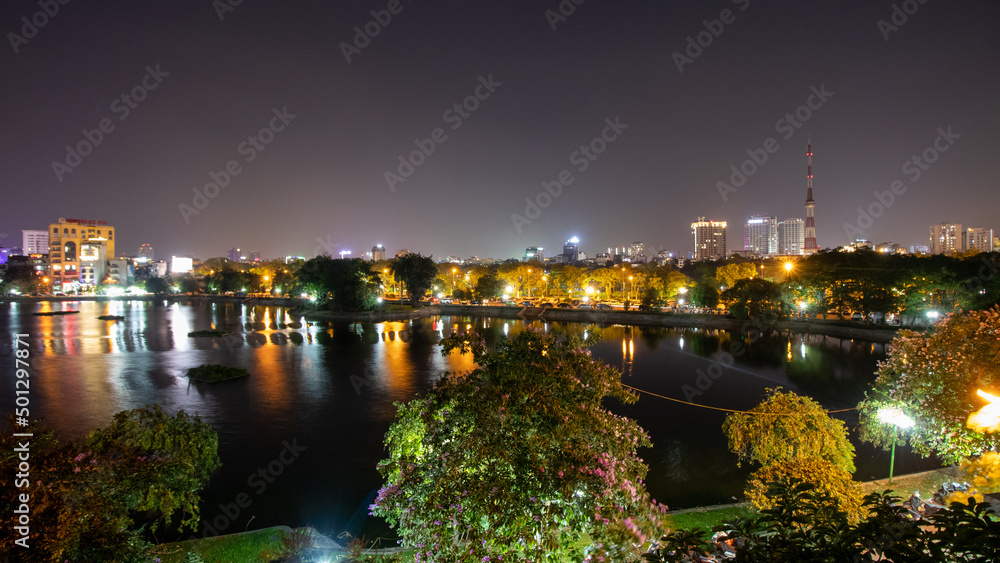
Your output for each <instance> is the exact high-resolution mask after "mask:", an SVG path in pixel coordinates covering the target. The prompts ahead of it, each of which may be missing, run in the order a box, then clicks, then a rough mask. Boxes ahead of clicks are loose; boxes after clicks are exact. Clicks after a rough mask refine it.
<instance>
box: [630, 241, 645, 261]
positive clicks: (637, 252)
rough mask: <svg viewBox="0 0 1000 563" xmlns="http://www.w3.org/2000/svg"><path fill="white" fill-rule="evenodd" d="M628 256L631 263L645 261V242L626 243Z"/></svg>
mask: <svg viewBox="0 0 1000 563" xmlns="http://www.w3.org/2000/svg"><path fill="white" fill-rule="evenodd" d="M628 257H629V260H630V261H631V262H633V263H636V262H643V263H644V262H646V243H644V242H642V241H635V242H633V243H632V244H630V245H628Z"/></svg>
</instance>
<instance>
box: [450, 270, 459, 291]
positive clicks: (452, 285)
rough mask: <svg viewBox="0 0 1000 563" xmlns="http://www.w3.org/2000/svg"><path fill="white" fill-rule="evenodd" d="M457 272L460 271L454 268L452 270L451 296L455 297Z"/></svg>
mask: <svg viewBox="0 0 1000 563" xmlns="http://www.w3.org/2000/svg"><path fill="white" fill-rule="evenodd" d="M457 271H458V268H452V269H451V294H452V295H455V272H457Z"/></svg>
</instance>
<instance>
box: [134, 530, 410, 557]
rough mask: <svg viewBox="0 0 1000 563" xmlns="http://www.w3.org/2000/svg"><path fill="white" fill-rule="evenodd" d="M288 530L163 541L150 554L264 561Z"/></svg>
mask: <svg viewBox="0 0 1000 563" xmlns="http://www.w3.org/2000/svg"><path fill="white" fill-rule="evenodd" d="M303 529H304V528H303ZM289 530H290V528H287V527H285V526H281V527H278V528H268V529H265V530H258V531H256V532H250V533H248V534H232V535H227V536H216V537H211V538H203V539H195V540H187V541H182V542H172V543H164V544H160V545H157V546H156V547H154V548H153V550H152V555H153V557H154V560H156V561H159V562H160V563H184V561H185V558H186V557H187V555H188V553H189V552H190V553H195V554H197V555H198V556H200V557H201V559H202V561H204V562H205V563H235V562H239V563H244V562H247V563H252V562H257V561H260V562H265V561H268V560H267V559H264V558H262V557H261V554H262V553H263V552H264V551H265V550H267V551H269V552H271V553H279V552H281V550H282V548H283V547H284V544H283V542H282V532H288V531H289ZM345 555H346V554H345ZM412 560H413V553H411V552H404V553H398V554H393V555H378V556H375V555H367V556H361V557H360V558H359V559H354V560H353V561H359V562H364V563H400V562H403V561H412ZM343 561H348V559H346V558H344V559H343Z"/></svg>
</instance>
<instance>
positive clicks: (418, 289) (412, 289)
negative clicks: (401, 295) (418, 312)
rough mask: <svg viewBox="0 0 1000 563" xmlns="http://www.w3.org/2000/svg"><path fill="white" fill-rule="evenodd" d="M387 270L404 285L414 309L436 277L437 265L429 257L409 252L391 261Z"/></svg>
mask: <svg viewBox="0 0 1000 563" xmlns="http://www.w3.org/2000/svg"><path fill="white" fill-rule="evenodd" d="M389 270H390V271H391V272H392V275H393V276H395V278H396V279H397V280H400V281H402V282H403V283H404V284H405V288H406V291H407V292H409V295H410V300H411V301H412V302H413V306H414V307H416V306H417V305H418V304H419V303H420V300H421V299H422V298H423V296H424V294H425V293H427V290H428V289H430V288H431V285H432V284H433V283H434V278H436V277H437V272H438V269H437V265H435V264H434V260H431V257H430V256H421V255H420V254H415V253H413V252H410V253H408V254H404V255H403V256H400V257H398V258H396V259H395V260H393V261H392V264H391V265H390V266H389Z"/></svg>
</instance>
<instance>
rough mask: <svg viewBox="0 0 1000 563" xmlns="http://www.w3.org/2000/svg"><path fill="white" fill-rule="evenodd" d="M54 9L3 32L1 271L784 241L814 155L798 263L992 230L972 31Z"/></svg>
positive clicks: (892, 10)
mask: <svg viewBox="0 0 1000 563" xmlns="http://www.w3.org/2000/svg"><path fill="white" fill-rule="evenodd" d="M46 6H48V4H46ZM53 6H56V7H55V8H52V7H50V8H49V12H46V11H45V8H44V7H43V6H42V5H41V4H39V3H38V2H37V1H33V2H13V3H7V4H5V5H4V6H2V7H0V24H2V25H0V28H2V29H4V30H5V31H6V32H7V33H6V37H7V40H8V41H7V45H5V47H4V49H5V50H6V51H5V52H3V53H2V54H0V65H2V67H0V68H2V70H3V72H4V76H5V77H9V79H8V80H5V81H4V84H2V85H0V93H2V95H3V99H4V100H5V101H6V102H7V103H5V104H3V106H2V108H3V109H2V110H0V111H3V114H2V115H3V117H4V123H5V125H6V127H5V129H6V130H7V136H8V138H9V139H10V140H11V142H10V143H9V144H8V149H7V150H6V151H4V153H3V154H2V155H0V164H2V166H3V168H4V170H5V171H6V172H7V174H5V178H4V179H5V193H6V194H7V196H8V201H7V205H5V206H4V207H3V210H2V211H0V234H6V235H7V236H6V237H5V238H3V239H0V245H3V246H5V247H13V246H17V245H18V244H20V238H21V237H20V232H21V230H35V229H44V228H45V226H46V225H48V224H50V223H52V222H54V221H56V220H57V219H58V218H59V217H83V218H87V219H97V220H106V221H108V222H109V223H112V224H114V225H115V226H116V227H117V228H118V229H120V231H121V236H122V239H121V240H119V241H118V248H119V254H120V251H121V250H125V252H126V253H129V252H131V250H130V249H138V247H139V245H140V244H143V243H149V244H151V245H152V246H153V247H154V248H156V249H157V255H158V256H159V257H169V256H171V255H184V256H186V255H188V254H194V255H196V256H199V257H202V258H209V257H214V256H224V255H225V253H226V251H227V250H228V249H229V248H231V247H239V248H244V249H252V250H256V251H259V252H260V253H261V254H262V255H263V256H266V257H277V256H284V255H289V254H291V255H303V256H307V257H308V256H312V255H314V254H316V253H317V250H319V251H320V252H329V253H330V254H332V255H335V254H336V252H337V250H339V249H350V250H352V251H353V252H354V255H361V254H362V253H363V252H364V251H365V250H367V249H369V248H371V247H372V246H373V245H374V244H376V243H381V244H383V245H385V247H386V248H387V249H388V250H389V251H390V253H394V251H395V250H398V249H403V248H409V249H411V250H413V251H416V252H421V253H423V254H425V255H426V254H433V255H434V256H435V257H436V258H440V257H444V256H447V255H455V256H463V257H465V256H472V255H476V256H480V257H494V258H498V259H502V258H508V257H519V256H521V255H523V253H524V249H525V248H526V247H529V246H535V245H537V246H541V247H544V248H551V249H556V248H560V247H561V246H562V244H563V242H564V241H566V240H568V239H569V238H571V237H574V236H575V237H579V239H580V241H581V243H580V250H581V251H583V252H586V253H587V255H588V256H589V255H591V254H596V253H598V252H601V251H603V249H604V248H606V247H608V246H617V245H620V244H627V243H628V241H636V240H641V241H645V242H646V248H647V250H646V255H647V256H655V255H656V253H657V252H658V251H659V250H667V251H671V252H675V253H678V254H679V255H683V254H684V253H686V252H687V251H688V250H690V242H689V241H690V236H691V235H690V228H689V225H690V223H691V222H692V221H694V220H695V219H696V218H697V217H703V216H704V217H707V218H708V219H710V220H716V221H725V222H728V223H729V224H730V225H732V226H737V225H742V224H743V223H744V221H745V220H746V219H747V218H749V217H752V216H756V215H768V216H772V217H777V218H778V219H779V220H784V219H786V218H804V217H805V211H804V208H803V201H804V199H805V198H804V196H805V191H806V187H807V186H806V174H807V170H806V166H807V165H806V159H805V158H803V157H804V156H805V152H806V150H807V146H808V143H809V139H810V138H811V144H812V150H813V151H814V152H815V155H814V162H813V165H814V173H815V178H814V192H815V194H814V196H815V200H816V232H817V242H818V246H819V247H820V248H833V247H837V246H840V245H844V244H848V243H849V242H850V241H851V240H852V239H853V238H865V239H868V240H871V241H872V242H876V243H878V242H883V241H892V242H896V243H899V244H901V245H903V246H906V247H909V246H913V245H924V244H927V243H928V226H930V225H933V224H939V223H942V222H955V223H961V224H963V225H967V226H972V227H983V228H990V229H996V228H997V227H998V225H996V224H995V223H994V220H995V217H996V212H995V209H997V208H1000V190H996V179H995V174H994V172H993V170H992V166H991V164H992V153H993V152H994V150H995V148H996V146H997V141H998V138H997V133H996V132H997V131H1000V127H997V126H998V125H1000V123H998V122H1000V114H998V113H997V112H996V110H995V107H996V104H995V97H996V92H997V91H998V89H1000V88H998V87H1000V78H998V77H997V76H996V75H995V73H989V72H983V69H984V68H986V69H988V68H994V67H995V66H996V63H997V61H998V59H1000V57H998V54H1000V45H998V44H997V42H996V41H995V39H993V37H994V36H993V29H994V28H995V26H996V23H997V21H998V19H1000V18H998V17H1000V7H998V6H996V5H994V4H991V3H987V2H972V3H966V4H963V5H947V4H936V3H924V4H918V3H915V2H914V3H907V2H902V3H899V2H882V3H878V4H875V5H865V6H839V5H838V6H816V5H808V6H806V5H800V4H796V3H792V2H780V3H771V4H763V3H758V2H751V1H750V0H736V1H732V2H721V3H719V4H718V5H715V6H709V5H705V4H703V3H695V2H688V3H683V4H682V5H672V6H666V5H655V4H647V3H639V4H636V5H634V6H628V7H624V6H621V5H613V4H606V3H594V2H588V3H582V4H579V5H577V4H575V3H572V2H564V3H561V4H560V3H558V2H551V3H543V4H536V3H527V2H506V3H499V2H494V3H478V4H476V5H474V6H473V5H466V4H463V3H458V2H453V3H445V4H440V5H436V6H423V5H420V4H412V3H409V2H376V3H365V4H361V3H352V4H350V5H347V6H335V7H334V6H325V5H305V4H303V5H286V6H262V5H251V4H246V3H243V4H238V5H236V6H232V5H231V3H226V2H222V3H204V4H203V5H198V6H183V7H178V6H167V5H150V6H145V5H144V6H135V5H131V4H128V3H109V4H106V5H98V6H90V5H87V6H85V5H77V4H75V3H68V4H61V3H56V4H53ZM219 6H222V8H220V7H219ZM227 6H228V8H226V7H227ZM566 6H569V7H568V8H567V7H566ZM904 9H905V10H904ZM560 10H561V11H560ZM52 11H55V13H51V12H52ZM39 13H41V15H40V16H39V15H38V14H39ZM179 37H184V40H183V41H178V39H177V38H179ZM126 45H127V48H126V47H125V46H126ZM734 85H736V87H734ZM901 92H905V95H901ZM213 186H214V187H213ZM213 190H215V192H216V193H213ZM859 208H860V209H861V210H862V212H861V213H859V211H858V209H859ZM866 214H867V216H868V218H867V219H866V218H865V215H866ZM874 215H878V216H877V217H875V216H874ZM857 231H860V234H858V233H857ZM850 235H854V236H850Z"/></svg>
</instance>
